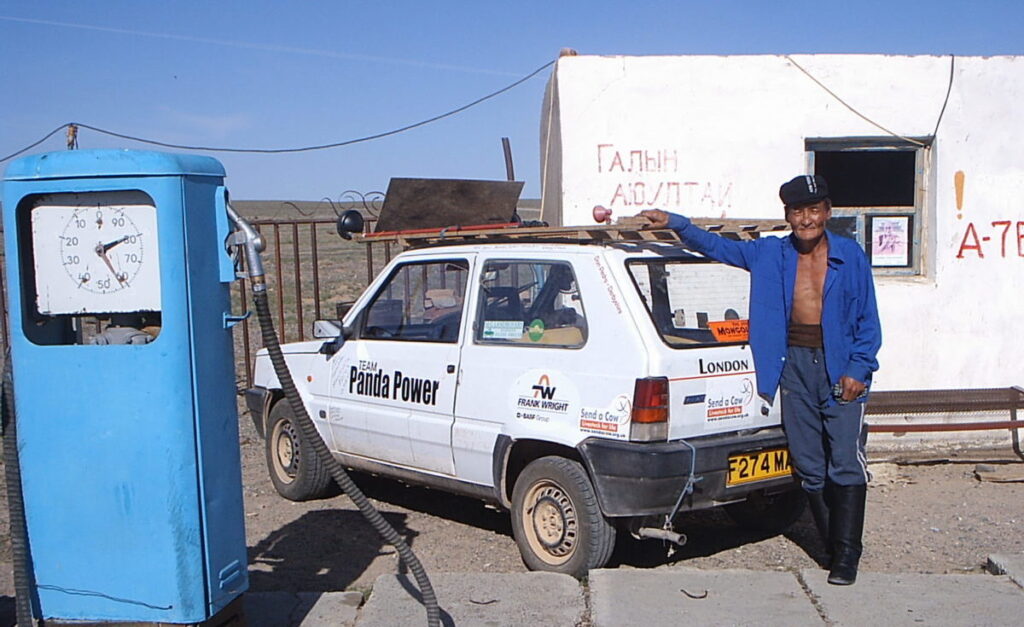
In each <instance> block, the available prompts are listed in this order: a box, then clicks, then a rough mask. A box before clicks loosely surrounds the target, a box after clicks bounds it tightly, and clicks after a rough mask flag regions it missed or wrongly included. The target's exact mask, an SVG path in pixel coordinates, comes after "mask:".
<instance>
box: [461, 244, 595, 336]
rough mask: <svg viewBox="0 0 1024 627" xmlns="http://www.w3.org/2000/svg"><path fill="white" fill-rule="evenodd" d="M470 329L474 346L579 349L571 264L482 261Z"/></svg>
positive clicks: (582, 320) (581, 317) (579, 314)
mask: <svg viewBox="0 0 1024 627" xmlns="http://www.w3.org/2000/svg"><path fill="white" fill-rule="evenodd" d="M475 328H476V336H475V339H476V341H477V342H478V343H486V344H491V343H494V344H514V345H520V346H560V347H577V346H582V345H583V344H584V343H585V342H586V339H587V318H586V315H585V313H584V309H583V300H582V299H581V297H580V292H579V287H578V285H577V283H576V276H575V274H574V273H573V271H572V266H570V265H569V264H567V263H563V262H547V261H500V260H493V261H488V262H487V263H486V264H484V268H483V272H482V274H481V283H480V299H479V306H478V309H477V321H476V326H475Z"/></svg>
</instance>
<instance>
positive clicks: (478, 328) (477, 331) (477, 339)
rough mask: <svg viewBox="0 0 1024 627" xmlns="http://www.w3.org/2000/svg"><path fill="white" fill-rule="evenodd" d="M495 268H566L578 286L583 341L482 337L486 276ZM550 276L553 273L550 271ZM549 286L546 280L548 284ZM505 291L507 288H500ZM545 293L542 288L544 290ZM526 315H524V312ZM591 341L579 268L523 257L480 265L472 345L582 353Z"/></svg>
mask: <svg viewBox="0 0 1024 627" xmlns="http://www.w3.org/2000/svg"><path fill="white" fill-rule="evenodd" d="M495 264H509V265H512V264H516V265H526V266H536V265H549V266H565V267H567V268H568V269H569V272H570V273H572V279H573V284H574V285H575V286H576V293H577V296H578V301H577V302H578V303H579V308H580V312H581V313H580V314H579V315H580V317H581V319H582V327H579V330H580V334H581V335H582V338H581V340H580V341H579V342H578V343H574V344H559V343H539V342H538V343H534V342H523V341H522V340H521V339H519V340H511V339H486V338H484V337H483V330H484V322H485V321H484V310H485V308H486V300H487V298H486V294H485V291H486V286H484V278H485V277H486V276H487V271H488V268H489V267H490V266H492V265H495ZM549 274H550V271H549ZM545 282H546V280H545ZM501 287H504V286H501ZM541 290H543V287H541ZM524 313H525V312H524ZM523 323H524V327H525V326H526V325H527V324H528V321H526V320H525V319H524V320H523ZM589 337H590V325H589V323H588V321H587V313H586V306H585V305H584V303H583V290H582V289H581V288H580V283H579V278H578V273H577V272H576V268H575V267H574V266H573V264H572V263H571V262H570V261H567V260H564V259H548V258H544V259H541V258H538V259H533V258H530V259H524V258H522V257H517V258H503V257H492V258H489V259H485V260H483V261H482V262H481V263H480V274H479V280H478V281H477V302H476V306H475V311H474V314H473V343H474V344H478V345H481V346H508V347H527V348H557V349H569V350H579V349H581V348H583V347H584V346H586V345H587V341H588V340H589Z"/></svg>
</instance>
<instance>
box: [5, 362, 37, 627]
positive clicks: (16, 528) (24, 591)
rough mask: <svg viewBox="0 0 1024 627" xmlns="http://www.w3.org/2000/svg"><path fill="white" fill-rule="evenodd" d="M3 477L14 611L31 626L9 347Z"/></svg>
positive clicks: (29, 572)
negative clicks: (5, 490)
mask: <svg viewBox="0 0 1024 627" xmlns="http://www.w3.org/2000/svg"><path fill="white" fill-rule="evenodd" d="M3 379H4V380H3V393H4V394H3V405H4V407H3V421H4V429H3V435H4V479H5V480H6V483H7V511H8V516H9V517H10V525H11V561H12V563H13V564H12V565H13V567H14V595H15V599H16V601H15V612H16V616H17V621H18V625H21V626H22V627H31V626H32V625H35V622H33V620H32V567H31V557H30V555H31V553H30V549H29V545H28V526H27V525H26V523H25V500H24V498H23V497H22V493H21V459H20V457H19V454H18V429H17V420H16V416H15V412H14V375H13V373H12V368H11V353H10V349H9V348H8V351H7V356H6V358H5V359H4V373H3Z"/></svg>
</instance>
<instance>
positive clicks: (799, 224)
mask: <svg viewBox="0 0 1024 627" xmlns="http://www.w3.org/2000/svg"><path fill="white" fill-rule="evenodd" d="M831 216H832V208H831V207H830V206H829V203H828V202H827V201H825V200H819V201H818V202H816V203H811V204H809V205H800V206H799V207H788V208H787V209H786V222H789V226H790V227H791V228H792V229H793V235H794V236H796V238H797V239H801V240H813V239H817V238H819V237H821V236H822V234H824V233H825V222H827V221H828V219H829V217H831Z"/></svg>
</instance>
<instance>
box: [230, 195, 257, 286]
mask: <svg viewBox="0 0 1024 627" xmlns="http://www.w3.org/2000/svg"><path fill="white" fill-rule="evenodd" d="M227 210H228V217H229V218H231V221H232V222H234V223H235V230H234V231H233V232H232V233H231V235H229V236H228V239H227V242H225V244H226V245H227V246H229V247H230V246H235V247H238V248H239V249H240V250H243V251H244V252H245V267H246V270H247V272H245V273H244V274H241V273H240V276H248V277H249V279H250V280H254V282H257V280H258V282H260V283H262V280H263V261H262V259H260V253H261V252H263V249H264V248H265V247H266V245H265V243H264V241H263V236H262V235H260V234H259V232H258V231H257V230H256V229H255V228H253V226H252V225H251V224H249V221H248V220H246V219H245V218H243V217H242V216H240V215H238V213H236V212H235V210H234V209H233V208H232V207H231V205H228V206H227Z"/></svg>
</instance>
